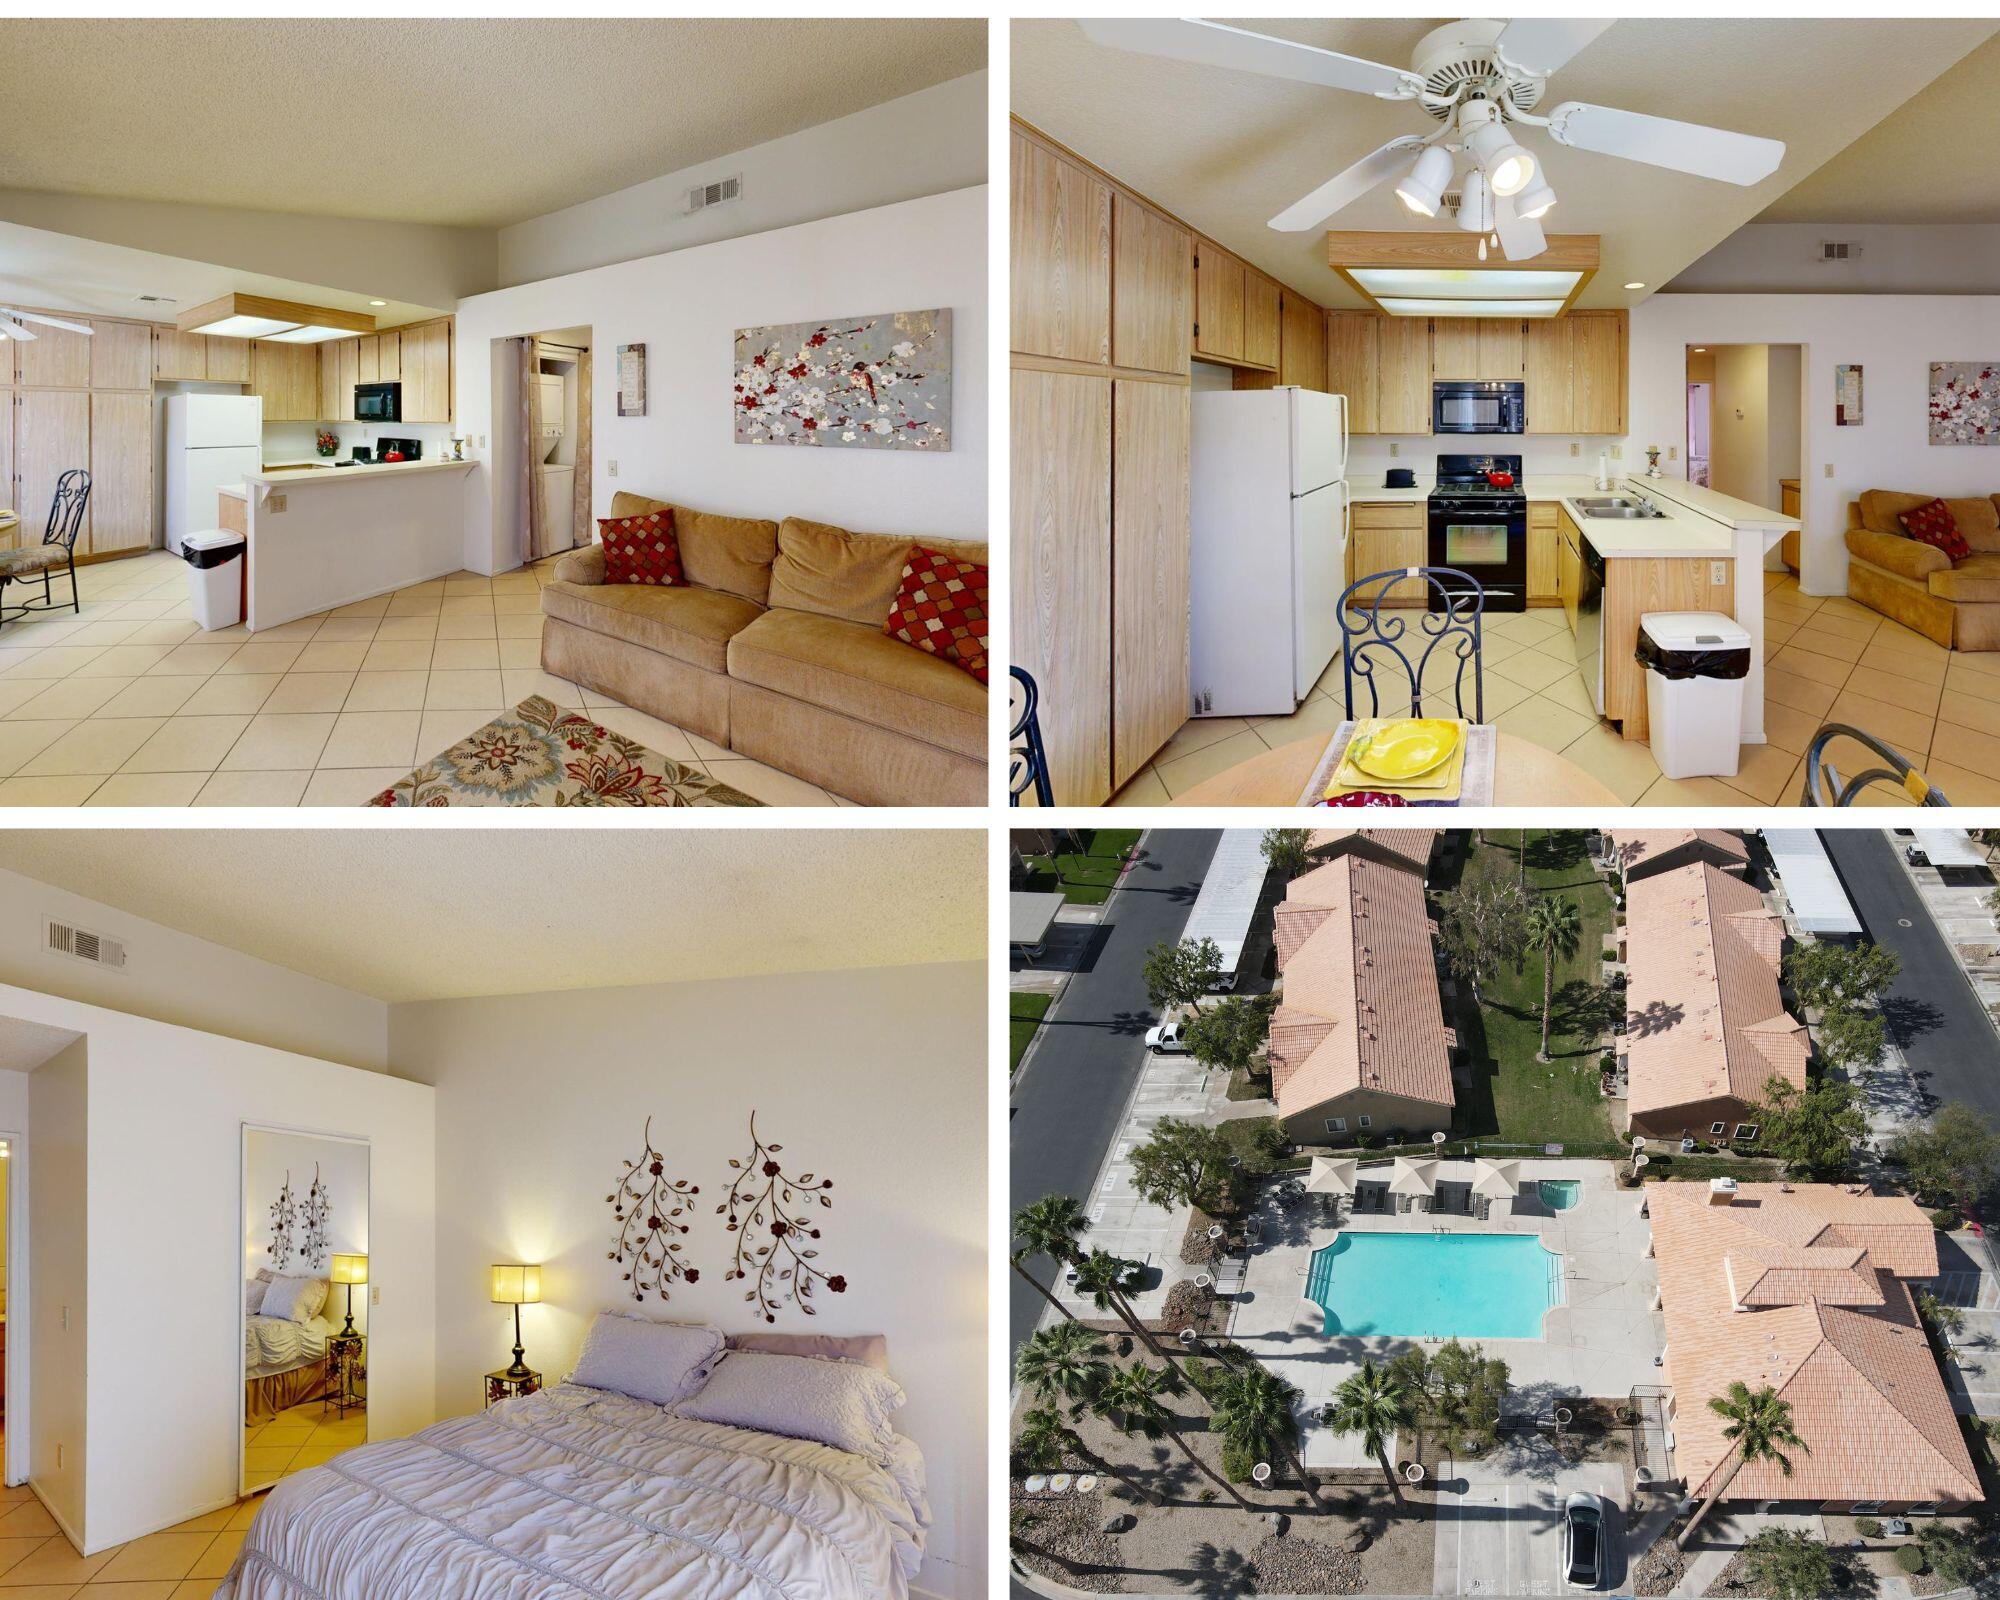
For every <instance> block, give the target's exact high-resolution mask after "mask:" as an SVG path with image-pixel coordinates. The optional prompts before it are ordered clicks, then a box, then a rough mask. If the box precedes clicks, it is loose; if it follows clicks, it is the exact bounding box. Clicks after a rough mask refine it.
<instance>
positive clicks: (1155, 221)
mask: <svg viewBox="0 0 2000 1600" xmlns="http://www.w3.org/2000/svg"><path fill="white" fill-rule="evenodd" d="M1111 236H1112V252H1111V281H1112V295H1111V305H1112V323H1111V362H1112V364H1113V365H1114V366H1120V367H1131V368H1134V369H1136V370H1138V371H1141V372H1171V373H1176V374H1185V373H1186V372H1187V370H1188V326H1189V324H1190V322H1191V321H1192V320H1193V318H1194V235H1192V234H1191V233H1189V232H1188V231H1187V229H1185V228H1183V227H1181V226H1180V224H1179V223H1176V222H1173V221H1170V220H1169V219H1168V218H1166V217H1163V216H1161V215H1160V213H1159V212H1157V211H1155V210H1153V209H1152V208H1151V207H1150V206H1145V205H1141V204H1140V203H1139V202H1138V201H1137V200H1134V199H1133V198H1132V197H1131V196H1130V195H1127V194H1119V195H1118V196H1116V198H1115V204H1114V207H1113V211H1112V235H1111Z"/></svg>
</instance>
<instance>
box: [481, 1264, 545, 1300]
mask: <svg viewBox="0 0 2000 1600" xmlns="http://www.w3.org/2000/svg"><path fill="white" fill-rule="evenodd" d="M492 1298H493V1303H494V1304H495V1305H500V1306H532V1305H539V1304H540V1303H541V1298H542V1269H541V1268H540V1267H524V1266H500V1265H495V1267H494V1268H493V1296H492Z"/></svg>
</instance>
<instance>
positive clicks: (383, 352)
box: [375, 333, 458, 383]
mask: <svg viewBox="0 0 2000 1600" xmlns="http://www.w3.org/2000/svg"><path fill="white" fill-rule="evenodd" d="M452 337H453V338H454V339H456V338H457V337H458V335H457V334H456V333H454V334H453V335H452ZM375 363H376V367H375V381H376V382H378V383H401V382H402V381H403V336H402V335H401V334H400V333H378V334H376V335H375Z"/></svg>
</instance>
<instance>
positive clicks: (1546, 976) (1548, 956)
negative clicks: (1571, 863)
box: [1528, 894, 1582, 1061]
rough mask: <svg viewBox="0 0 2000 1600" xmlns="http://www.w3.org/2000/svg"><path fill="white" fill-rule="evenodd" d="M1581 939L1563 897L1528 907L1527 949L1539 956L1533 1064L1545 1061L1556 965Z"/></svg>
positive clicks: (1571, 903)
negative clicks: (1538, 1033)
mask: <svg viewBox="0 0 2000 1600" xmlns="http://www.w3.org/2000/svg"><path fill="white" fill-rule="evenodd" d="M1581 936H1582V923H1581V922H1580V920H1579V919H1578V917H1577V913H1576V902H1575V901H1574V900H1572V899H1570V898H1569V896H1567V895H1561V894H1545V895H1538V896H1536V898H1535V899H1533V900H1531V901H1530V902H1529V903H1528V946H1529V948H1530V949H1533V950H1539V951H1540V952H1541V955H1542V1048H1541V1050H1540V1051H1539V1052H1537V1054H1536V1056H1535V1059H1536V1060H1537V1061H1546V1060H1548V1059H1549V1008H1550V1007H1551V1006H1552V1005H1554V1003H1555V997H1556V961H1557V960H1558V958H1567V957H1569V956H1573V955H1575V954H1576V946H1577V941H1578V939H1579V938H1581Z"/></svg>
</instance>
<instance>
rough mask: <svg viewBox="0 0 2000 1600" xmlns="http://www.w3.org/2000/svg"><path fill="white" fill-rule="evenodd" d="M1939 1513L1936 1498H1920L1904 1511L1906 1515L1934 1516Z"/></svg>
mask: <svg viewBox="0 0 2000 1600" xmlns="http://www.w3.org/2000/svg"><path fill="white" fill-rule="evenodd" d="M1937 1514H1938V1507H1937V1502H1936V1501H1935V1500H1919V1501H1917V1502H1916V1503H1915V1504H1914V1505H1912V1506H1911V1507H1910V1509H1909V1510H1908V1511H1905V1512H1904V1513H1903V1515H1904V1516H1906V1517H1934V1516H1936V1515H1937Z"/></svg>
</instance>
